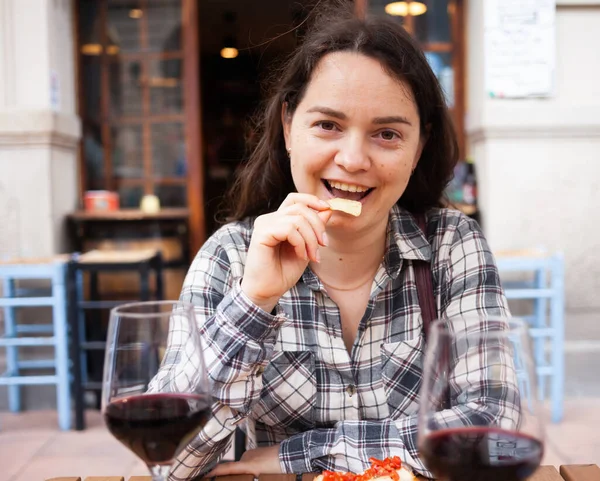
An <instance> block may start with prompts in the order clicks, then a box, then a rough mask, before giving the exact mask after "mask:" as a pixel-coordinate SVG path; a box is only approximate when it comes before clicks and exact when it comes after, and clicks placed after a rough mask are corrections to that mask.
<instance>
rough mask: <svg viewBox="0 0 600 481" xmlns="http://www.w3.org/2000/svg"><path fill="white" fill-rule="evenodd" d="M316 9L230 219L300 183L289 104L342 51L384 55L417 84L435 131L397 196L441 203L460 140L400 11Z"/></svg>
mask: <svg viewBox="0 0 600 481" xmlns="http://www.w3.org/2000/svg"><path fill="white" fill-rule="evenodd" d="M314 17H315V20H314V23H313V25H312V27H311V28H310V29H309V30H308V32H307V34H306V37H305V38H304V40H303V42H302V44H301V45H300V46H299V47H298V48H297V50H296V51H295V52H294V53H293V55H292V56H291V57H290V58H289V60H288V61H287V62H286V63H285V64H284V66H283V68H282V69H281V71H280V72H278V74H277V79H278V80H277V81H276V82H275V84H274V87H273V89H272V92H271V95H270V96H269V98H268V100H267V102H266V103H265V105H264V108H263V110H262V112H261V113H260V115H259V117H258V122H257V125H256V128H257V134H258V135H257V138H258V142H257V143H256V145H255V146H254V148H253V149H251V155H250V158H249V160H248V162H247V163H246V164H245V165H244V166H243V167H242V168H241V169H240V170H239V171H238V173H237V176H236V179H235V181H234V184H233V185H232V188H231V190H230V192H229V195H228V201H229V209H228V214H229V217H228V220H241V219H243V218H244V217H247V216H258V215H262V214H265V213H268V212H272V211H274V210H276V209H277V208H278V207H279V205H280V204H281V203H282V202H283V200H284V199H285V197H286V196H287V195H288V194H289V193H290V192H295V191H296V188H295V186H294V182H293V180H292V173H291V169H290V161H289V158H288V156H287V153H286V150H285V141H284V136H283V126H282V122H281V108H282V105H283V104H284V103H286V102H287V112H288V114H289V115H293V114H294V112H295V111H296V108H297V107H298V105H299V103H300V101H301V100H302V97H303V95H304V93H305V91H306V88H307V86H308V83H309V82H310V80H311V76H312V74H313V72H314V69H315V67H316V66H317V64H318V63H319V61H320V60H321V59H322V58H323V57H324V56H325V55H327V54H329V53H332V52H340V51H350V52H357V53H361V54H363V55H366V56H368V57H371V58H373V59H376V60H379V62H381V64H382V66H383V68H384V69H385V70H386V71H387V72H388V74H390V75H391V76H392V77H394V78H397V79H399V80H402V81H404V82H406V83H408V84H409V85H410V87H411V89H412V93H413V96H414V98H415V102H416V104H417V108H418V112H419V117H420V122H421V125H420V127H421V135H428V139H427V142H426V144H425V146H424V148H423V152H422V154H421V158H420V160H419V163H418V164H417V167H416V169H415V171H414V173H413V175H412V176H411V178H410V181H409V183H408V185H407V187H406V190H405V191H404V194H403V195H402V196H401V197H400V199H398V202H397V204H398V205H399V206H401V207H403V208H405V209H407V210H409V211H411V212H423V211H426V210H427V209H429V208H431V207H435V206H439V205H440V200H441V198H442V195H443V191H444V189H445V187H446V185H447V183H448V182H449V181H450V179H451V178H452V175H453V170H454V166H455V165H456V162H457V160H458V144H457V140H456V134H455V132H454V127H453V125H452V121H451V119H450V116H449V113H448V109H447V107H446V102H445V99H444V94H443V92H442V89H441V87H440V85H439V83H438V80H437V78H436V77H435V75H434V73H433V71H432V70H431V68H430V66H429V64H428V62H427V60H426V59H425V56H424V55H423V52H422V51H421V49H420V47H419V46H418V44H417V43H416V42H415V41H414V40H413V39H412V38H411V36H410V35H409V34H408V33H407V32H406V31H405V30H404V28H402V27H401V26H400V25H399V24H397V23H396V22H395V21H393V20H392V19H388V18H384V17H367V18H366V19H360V18H357V17H356V15H355V14H354V12H353V11H352V6H345V5H338V6H335V7H325V8H321V9H320V10H319V12H315V13H314ZM426 133H427V134H426Z"/></svg>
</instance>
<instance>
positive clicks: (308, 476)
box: [302, 473, 317, 481]
mask: <svg viewBox="0 0 600 481" xmlns="http://www.w3.org/2000/svg"><path fill="white" fill-rule="evenodd" d="M316 477H317V473H304V474H303V475H302V481H312V480H313V479H315V478H316Z"/></svg>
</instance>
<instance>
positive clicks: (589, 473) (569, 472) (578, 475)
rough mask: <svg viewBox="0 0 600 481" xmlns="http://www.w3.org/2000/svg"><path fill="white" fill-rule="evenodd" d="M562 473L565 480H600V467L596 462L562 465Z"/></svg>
mask: <svg viewBox="0 0 600 481" xmlns="http://www.w3.org/2000/svg"><path fill="white" fill-rule="evenodd" d="M560 475H561V476H562V477H563V478H564V480H565V481H600V468H599V467H598V466H596V465H595V464H572V465H570V466H561V467H560Z"/></svg>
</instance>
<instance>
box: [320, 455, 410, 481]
mask: <svg viewBox="0 0 600 481" xmlns="http://www.w3.org/2000/svg"><path fill="white" fill-rule="evenodd" d="M369 462H370V463H371V467H370V468H368V469H367V470H366V471H364V472H363V473H361V474H355V473H348V472H338V471H323V473H321V474H319V475H318V476H316V477H315V479H314V480H313V481H416V479H417V478H416V477H415V475H414V473H413V471H412V469H411V468H410V467H409V466H405V465H403V464H402V461H401V460H400V458H399V457H398V456H392V457H389V458H385V459H383V460H381V459H377V458H370V459H369Z"/></svg>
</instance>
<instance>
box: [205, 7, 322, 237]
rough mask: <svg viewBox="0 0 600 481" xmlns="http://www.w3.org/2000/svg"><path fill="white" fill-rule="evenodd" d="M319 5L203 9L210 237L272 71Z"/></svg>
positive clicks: (207, 207)
mask: <svg viewBox="0 0 600 481" xmlns="http://www.w3.org/2000/svg"><path fill="white" fill-rule="evenodd" d="M312 4H314V1H311V0H305V1H298V0H261V2H260V8H257V6H256V3H255V2H248V1H246V0H202V1H201V2H200V5H199V28H198V30H199V32H200V42H199V43H200V46H199V54H200V59H199V62H200V89H201V112H202V127H201V129H202V135H201V137H202V139H203V145H202V158H203V160H204V211H205V222H206V235H207V236H209V235H211V234H212V233H213V232H214V231H215V230H216V229H217V228H218V227H219V225H220V222H222V221H223V220H224V219H223V211H222V202H223V198H224V195H225V193H226V192H227V189H228V188H229V186H230V184H231V181H232V180H233V176H234V173H235V171H236V169H237V168H238V166H239V165H240V163H241V162H243V161H244V160H245V159H247V158H248V155H249V152H248V151H247V150H246V140H247V139H248V137H251V136H252V135H254V134H255V130H254V128H253V123H252V117H253V116H254V115H255V114H256V113H257V109H258V108H259V107H260V104H261V102H262V101H263V100H264V98H265V95H266V93H267V92H266V91H265V89H264V88H263V87H264V84H265V82H266V81H267V80H268V75H269V74H272V71H273V68H274V67H276V66H277V65H278V64H280V63H281V62H283V61H284V59H285V58H286V57H287V56H288V55H289V54H290V53H291V52H292V51H293V50H294V48H295V47H296V45H297V42H298V40H299V38H300V36H301V35H302V28H300V29H296V28H295V27H297V26H298V25H300V24H301V23H302V21H303V20H304V19H305V18H306V15H307V13H308V12H309V10H310V7H311V5H312Z"/></svg>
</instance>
